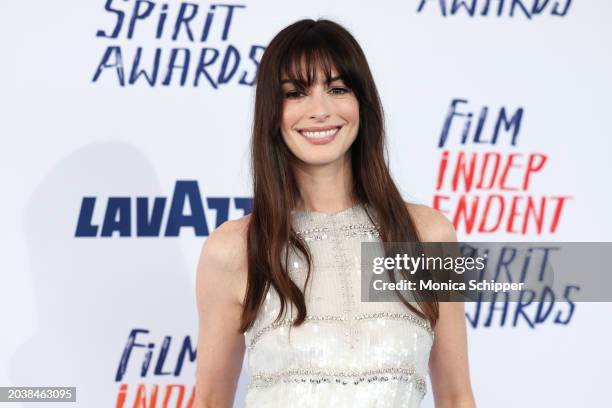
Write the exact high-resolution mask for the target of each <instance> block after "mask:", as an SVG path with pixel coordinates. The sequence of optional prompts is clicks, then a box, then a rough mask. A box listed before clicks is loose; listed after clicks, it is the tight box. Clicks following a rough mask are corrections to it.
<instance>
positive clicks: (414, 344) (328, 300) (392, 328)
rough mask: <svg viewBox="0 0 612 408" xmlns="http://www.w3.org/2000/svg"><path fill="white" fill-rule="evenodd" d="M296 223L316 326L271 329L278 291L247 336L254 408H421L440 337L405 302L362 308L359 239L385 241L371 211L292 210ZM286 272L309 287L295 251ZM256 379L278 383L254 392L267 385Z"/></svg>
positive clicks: (249, 396)
mask: <svg viewBox="0 0 612 408" xmlns="http://www.w3.org/2000/svg"><path fill="white" fill-rule="evenodd" d="M293 222H294V227H295V229H296V230H297V231H302V234H301V235H302V236H303V237H304V239H305V240H306V241H307V244H308V246H309V249H310V251H311V254H312V255H313V262H314V269H313V271H312V272H311V279H310V282H309V285H308V288H307V290H306V292H305V293H306V306H307V316H309V320H307V321H306V322H304V324H303V325H301V326H299V327H290V326H289V325H288V324H284V325H283V324H280V325H277V326H276V327H272V328H271V327H270V325H271V324H272V322H273V321H274V320H275V318H276V316H277V314H278V311H279V307H280V302H279V298H278V295H277V292H276V291H275V290H274V288H272V287H271V289H270V290H269V292H268V294H267V296H266V300H265V304H264V305H263V309H262V310H261V311H260V313H259V315H258V318H257V320H256V322H255V324H254V325H253V327H252V328H251V329H249V330H248V331H247V332H246V333H245V341H246V345H247V356H248V368H249V373H250V375H251V383H250V384H249V386H248V388H247V393H246V396H245V403H246V407H248V408H259V407H277V406H278V407H309V408H310V407H352V408H361V407H363V408H365V407H368V408H372V407H377V408H382V407H393V408H399V407H405V408H413V407H419V406H420V403H421V400H422V398H423V390H422V388H421V389H420V388H419V384H418V382H419V380H418V379H420V381H421V384H422V385H424V380H425V379H426V377H427V375H428V360H429V353H430V349H431V345H432V342H433V334H432V333H431V329H430V327H429V323H428V322H427V321H426V320H423V319H421V318H419V317H418V316H417V315H416V314H414V313H413V312H411V311H410V310H409V309H408V308H407V307H406V306H405V305H403V304H402V303H400V302H399V301H398V302H361V270H360V265H361V255H360V249H361V242H362V241H380V239H379V237H378V235H377V234H376V230H375V229H373V225H372V223H371V221H370V219H369V218H368V216H367V214H366V211H365V207H364V206H363V205H357V206H354V207H351V208H349V209H346V210H344V211H341V212H339V213H336V214H324V213H319V212H304V211H294V213H293ZM324 228H327V230H324ZM313 229H314V231H313ZM317 229H318V230H317ZM309 230H310V231H309ZM288 266H289V274H290V276H291V278H292V279H293V280H294V282H296V283H297V284H298V287H300V288H301V289H302V290H303V288H304V281H305V278H306V264H305V262H304V259H303V258H301V257H300V256H298V255H297V254H295V253H293V252H291V253H290V257H289V264H288ZM288 308H289V313H291V315H292V316H293V317H295V316H296V315H297V311H296V309H295V307H291V304H290V303H288ZM385 312H386V313H387V315H384V316H383V317H373V316H372V314H375V313H385ZM289 313H287V315H286V316H284V317H285V318H286V319H289V316H290V314H289ZM391 313H393V315H391V316H389V314H391ZM320 319H323V320H320ZM289 329H290V330H289ZM389 369H396V371H395V372H394V371H389ZM288 370H289V372H288ZM291 370H294V371H293V372H292V371H291ZM367 370H383V372H380V373H377V372H376V371H371V372H370V373H369V374H368V373H367ZM397 370H403V374H402V373H401V372H400V373H398V372H397ZM411 370H413V372H414V375H412V374H411V373H412V371H411ZM291 373H293V374H291ZM338 373H340V375H338ZM358 373H361V375H355V374H358ZM258 375H264V376H267V375H270V376H272V377H271V378H277V379H278V381H274V380H271V381H270V382H269V383H265V382H263V384H266V385H264V386H259V387H258V386H254V384H262V381H259V382H258V380H257V378H258ZM398 376H400V377H402V378H403V379H397V377H398ZM267 378H268V377H267ZM317 380H318V381H319V382H317ZM326 380H327V381H329V382H326ZM342 381H344V382H345V384H343V383H342ZM355 382H357V384H355Z"/></svg>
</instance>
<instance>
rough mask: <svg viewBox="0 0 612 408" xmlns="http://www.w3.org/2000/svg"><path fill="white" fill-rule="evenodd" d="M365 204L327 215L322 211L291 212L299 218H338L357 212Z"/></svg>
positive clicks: (295, 210) (358, 204)
mask: <svg viewBox="0 0 612 408" xmlns="http://www.w3.org/2000/svg"><path fill="white" fill-rule="evenodd" d="M364 205H365V204H364V203H361V202H360V203H357V204H355V205H353V206H351V207H348V208H345V209H344V210H340V211H338V212H335V213H325V212H321V211H306V210H297V209H294V210H292V211H291V214H293V215H297V216H316V217H322V218H334V217H338V216H341V215H343V214H346V213H349V212H351V211H355V210H358V209H359V208H361V207H363V206H364Z"/></svg>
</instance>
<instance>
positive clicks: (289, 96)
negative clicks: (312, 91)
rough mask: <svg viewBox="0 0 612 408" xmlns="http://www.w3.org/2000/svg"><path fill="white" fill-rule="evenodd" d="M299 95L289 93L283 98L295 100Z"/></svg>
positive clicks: (299, 93)
mask: <svg viewBox="0 0 612 408" xmlns="http://www.w3.org/2000/svg"><path fill="white" fill-rule="evenodd" d="M300 95H302V93H301V92H300V91H289V92H286V93H285V98H287V99H295V98H298V97H299V96H300Z"/></svg>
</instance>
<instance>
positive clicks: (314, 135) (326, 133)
mask: <svg viewBox="0 0 612 408" xmlns="http://www.w3.org/2000/svg"><path fill="white" fill-rule="evenodd" d="M341 127H342V126H338V127H335V128H333V129H329V130H323V131H318V132H307V131H303V130H300V131H299V132H300V134H301V135H302V136H304V137H307V138H309V139H325V138H329V137H332V136H334V135H335V134H336V133H338V131H339V130H340V128H341Z"/></svg>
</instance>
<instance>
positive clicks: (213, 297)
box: [196, 20, 474, 407]
mask: <svg viewBox="0 0 612 408" xmlns="http://www.w3.org/2000/svg"><path fill="white" fill-rule="evenodd" d="M384 152H385V145H384V125H383V112H382V107H381V105H380V101H379V98H378V93H377V90H376V87H375V84H374V80H373V78H372V74H371V72H370V69H369V67H368V63H367V61H366V58H365V56H364V54H363V51H362V50H361V48H360V46H359V45H358V44H357V42H356V41H355V39H354V38H353V37H352V36H351V34H350V33H349V32H347V31H346V30H345V29H344V28H343V27H341V26H339V25H338V24H336V23H334V22H331V21H329V20H318V21H313V20H302V21H298V22H296V23H294V24H292V25H290V26H288V27H286V28H285V29H283V30H282V31H281V32H280V33H278V34H277V35H276V37H275V38H274V39H273V40H272V41H271V43H270V44H269V46H268V47H267V49H266V51H265V53H264V55H263V57H262V60H261V63H260V65H259V68H258V73H257V83H256V98H255V115H254V126H253V135H252V170H253V186H254V199H253V211H252V213H251V214H249V215H248V216H246V217H243V218H241V219H238V220H234V221H228V222H226V223H224V224H223V225H221V226H220V227H219V228H217V229H216V230H215V231H214V232H213V233H212V234H211V235H210V236H209V237H208V239H207V241H206V243H205V245H204V246H203V249H202V253H201V255H200V261H199V265H198V271H197V282H196V286H197V299H198V313H199V316H200V321H199V324H200V329H199V338H198V349H197V350H198V353H197V381H196V406H197V407H231V406H232V403H233V399H234V393H235V391H236V385H237V380H238V377H239V374H240V370H241V366H242V361H243V357H244V352H245V350H248V358H249V369H250V375H251V383H250V384H249V386H248V389H247V394H246V397H245V401H246V405H247V407H274V406H280V407H344V406H346V407H349V406H350V407H417V406H419V405H420V402H421V399H422V398H423V396H424V394H425V393H426V392H427V389H426V388H427V387H426V382H425V379H426V376H427V375H428V374H429V375H430V376H431V383H432V387H433V395H434V399H435V403H436V406H437V407H473V406H474V399H473V396H472V391H471V386H470V380H469V373H468V362H467V345H466V328H465V320H464V310H463V304H462V303H439V304H438V303H437V302H431V301H429V302H417V303H411V302H362V301H360V299H359V296H360V286H359V285H360V272H359V269H358V267H359V265H360V252H359V251H360V243H361V242H362V241H377V242H380V241H383V242H387V241H389V242H391V241H395V242H400V241H401V242H415V241H437V242H448V241H456V236H455V232H454V230H453V227H452V225H451V224H450V223H449V222H448V221H447V220H446V218H444V217H443V216H442V215H441V214H439V213H438V212H436V211H434V210H432V209H430V208H428V207H425V206H422V205H414V204H408V203H405V202H404V201H403V200H402V198H401V196H400V194H399V191H398V189H397V188H396V186H395V184H394V182H393V181H392V179H391V177H390V173H389V169H388V166H387V164H386V161H385V156H384Z"/></svg>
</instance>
